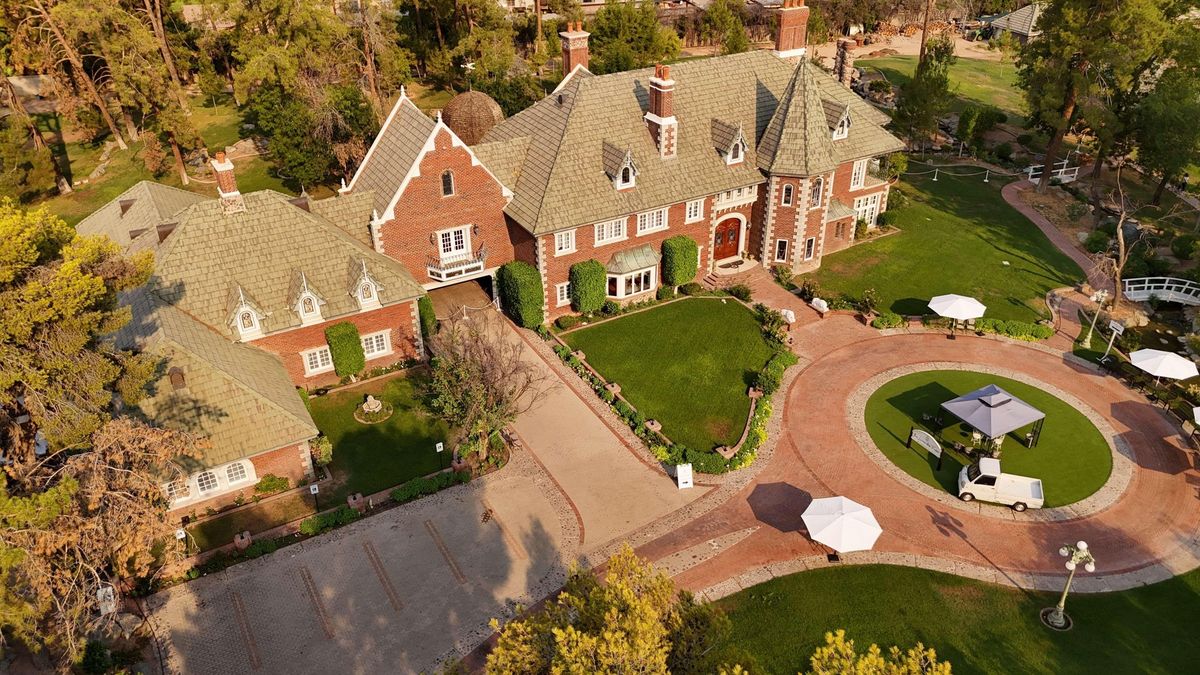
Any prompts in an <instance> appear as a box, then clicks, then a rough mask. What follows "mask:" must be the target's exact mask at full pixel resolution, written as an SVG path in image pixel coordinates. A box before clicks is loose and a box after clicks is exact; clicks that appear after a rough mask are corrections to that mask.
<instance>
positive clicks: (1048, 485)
mask: <svg viewBox="0 0 1200 675" xmlns="http://www.w3.org/2000/svg"><path fill="white" fill-rule="evenodd" d="M988 385H997V386H999V387H1000V388H1002V389H1003V390H1004V391H1006V392H1008V393H1010V394H1011V395H1012V396H1013V397H1015V398H1018V399H1020V400H1021V401H1024V402H1025V403H1028V404H1029V405H1030V406H1032V407H1034V408H1036V409H1037V410H1039V411H1041V412H1042V413H1045V419H1044V422H1043V426H1042V428H1041V429H1040V430H1039V431H1038V437H1037V443H1036V445H1035V446H1034V447H1032V448H1030V447H1028V446H1027V444H1026V443H1027V435H1028V434H1030V433H1033V432H1035V426H1036V425H1037V423H1031V424H1029V425H1027V426H1024V427H1021V428H1019V429H1016V430H1013V431H1011V432H1010V433H1008V434H1006V435H1005V436H1004V437H1003V443H1002V445H1001V453H1000V463H1001V466H1002V467H1003V470H1004V472H1005V473H1011V474H1016V475H1019V476H1028V477H1030V478H1038V479H1041V481H1042V485H1043V488H1044V490H1045V493H1046V494H1045V503H1044V505H1043V506H1045V507H1046V508H1053V507H1058V506H1066V505H1068V504H1073V503H1075V502H1078V501H1080V500H1082V499H1085V498H1087V497H1089V496H1091V495H1092V494H1093V493H1094V492H1096V491H1097V490H1099V489H1100V488H1101V487H1103V486H1104V484H1105V482H1107V481H1108V477H1109V474H1110V473H1111V472H1112V451H1111V449H1110V447H1109V445H1108V442H1107V441H1106V440H1105V438H1104V436H1103V434H1101V433H1100V431H1099V430H1098V429H1096V427H1095V425H1093V424H1092V423H1091V421H1090V420H1088V418H1087V416H1086V415H1084V414H1083V413H1082V412H1080V411H1079V410H1076V409H1075V408H1073V407H1072V406H1071V405H1069V404H1067V403H1066V402H1065V401H1063V400H1061V399H1059V398H1057V397H1056V396H1053V395H1051V394H1049V393H1047V392H1045V391H1043V390H1041V389H1039V388H1037V387H1035V386H1032V385H1029V384H1025V383H1023V382H1018V381H1016V380H1011V379H1008V378H1005V377H998V376H996V375H988V374H986V373H976V372H970V371H961V370H930V371H924V372H919V373H912V374H910V375H903V376H901V377H898V378H896V379H894V380H891V381H890V382H887V383H886V384H884V385H883V386H882V387H880V388H879V389H878V390H876V391H875V393H873V394H871V397H870V399H868V401H867V406H866V412H865V414H866V422H867V431H868V432H869V433H870V435H871V440H873V441H874V442H875V445H876V447H878V448H879V450H880V451H881V452H882V453H883V454H884V456H886V457H887V458H888V459H889V460H891V462H892V463H893V464H895V465H896V466H897V467H899V468H900V469H901V470H903V471H904V472H906V473H908V474H909V475H910V476H912V477H914V478H916V479H917V480H920V481H922V482H924V483H926V484H928V485H931V486H933V487H935V488H939V489H942V490H945V491H946V492H948V493H950V494H952V495H956V494H957V491H958V473H959V470H960V469H962V467H963V466H965V465H967V464H969V463H970V462H971V459H970V458H968V456H967V455H966V454H965V453H963V452H957V451H955V450H954V445H955V443H959V444H962V445H963V446H972V445H974V446H977V447H978V446H980V445H983V444H986V442H987V441H986V439H984V440H983V442H982V443H981V442H979V441H978V440H977V439H973V438H972V432H973V431H974V430H973V429H972V428H971V427H970V426H968V425H967V424H965V423H963V422H962V421H961V420H960V419H958V418H956V417H955V416H954V415H952V414H950V413H949V412H948V411H946V410H944V409H943V408H942V407H941V406H942V404H943V403H945V402H947V401H951V400H953V399H955V398H958V397H960V396H963V395H965V394H968V393H970V392H974V391H976V390H978V389H981V388H983V387H986V386H988ZM939 418H940V421H939ZM913 428H916V429H924V430H925V431H928V432H930V433H932V434H933V435H934V437H935V438H937V439H938V440H939V441H940V442H941V444H942V446H943V448H945V450H944V451H943V455H944V458H943V460H942V468H941V469H940V470H939V469H937V459H936V458H934V457H933V456H932V455H931V454H929V452H927V451H926V450H925V449H923V448H921V447H920V446H919V445H917V444H916V443H914V444H913V447H912V448H908V447H905V443H906V441H907V440H908V435H909V431H910V429H913ZM985 456H986V455H985Z"/></svg>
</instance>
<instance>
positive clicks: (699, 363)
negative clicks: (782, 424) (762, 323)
mask: <svg viewBox="0 0 1200 675" xmlns="http://www.w3.org/2000/svg"><path fill="white" fill-rule="evenodd" d="M564 339H565V340H566V341H567V344H569V345H571V347H573V348H575V349H581V350H583V352H584V353H585V354H586V355H587V360H588V362H589V363H591V364H592V366H593V367H595V368H596V370H598V371H600V374H601V375H603V376H604V377H605V378H606V379H608V380H609V381H611V382H616V383H618V384H620V385H621V394H622V395H623V396H625V397H626V398H627V399H628V400H629V402H630V403H632V404H633V406H634V407H635V408H637V409H638V410H639V411H640V412H641V413H642V414H643V415H645V416H646V418H647V419H655V420H658V421H659V422H661V423H662V426H663V433H664V434H666V435H667V437H668V438H670V439H671V440H672V441H674V442H676V443H681V444H683V445H686V446H687V447H689V448H692V449H695V450H711V449H713V448H714V447H717V446H720V445H733V444H735V443H737V441H738V439H739V438H740V437H741V435H742V429H744V428H745V426H746V416H747V415H748V414H749V413H750V400H749V399H748V398H747V397H746V390H747V388H748V387H749V386H750V383H751V382H753V378H754V374H755V373H757V372H758V371H759V370H760V369H761V368H762V367H763V365H765V364H766V362H767V360H768V359H769V358H771V348H770V347H768V346H767V343H766V342H765V341H764V340H763V339H762V332H761V330H760V329H759V326H758V322H757V321H756V320H755V319H754V315H753V314H752V313H751V312H750V310H748V309H746V308H745V307H744V306H742V305H741V304H740V303H738V302H736V301H734V300H732V299H727V300H724V301H722V300H716V299H708V298H692V299H688V300H680V301H678V302H673V303H670V304H668V305H664V306H662V307H657V308H655V309H651V310H648V311H644V312H638V313H636V314H630V315H629V316H624V317H621V318H619V319H614V320H611V321H607V322H604V323H602V324H600V325H598V326H592V327H590V328H583V329H580V330H577V331H574V332H571V333H568V334H566V335H565V336H564Z"/></svg>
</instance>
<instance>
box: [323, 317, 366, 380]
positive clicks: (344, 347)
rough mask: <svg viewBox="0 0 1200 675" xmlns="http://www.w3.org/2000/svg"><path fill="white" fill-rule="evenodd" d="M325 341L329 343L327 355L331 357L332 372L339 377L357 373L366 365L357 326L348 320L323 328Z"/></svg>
mask: <svg viewBox="0 0 1200 675" xmlns="http://www.w3.org/2000/svg"><path fill="white" fill-rule="evenodd" d="M325 341H326V342H328V343H329V355H330V356H331V357H332V358H333V372H335V373H337V374H338V375H339V376H340V377H348V376H350V375H357V374H358V373H361V372H362V370H363V368H366V367H367V357H366V356H364V355H363V348H362V338H360V337H359V335H358V326H355V325H354V324H352V323H350V322H349V321H343V322H341V323H335V324H333V325H332V326H330V327H328V328H326V329H325Z"/></svg>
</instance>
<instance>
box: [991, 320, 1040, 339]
mask: <svg viewBox="0 0 1200 675" xmlns="http://www.w3.org/2000/svg"><path fill="white" fill-rule="evenodd" d="M975 329H976V330H978V331H980V332H983V333H995V334H997V335H1004V336H1006V337H1010V338H1013V339H1016V340H1025V341H1026V342H1036V341H1038V340H1047V339H1049V338H1050V337H1051V336H1052V335H1054V327H1053V326H1047V325H1045V324H1040V323H1027V322H1025V321H1004V320H1002V319H979V320H977V321H976V322H975Z"/></svg>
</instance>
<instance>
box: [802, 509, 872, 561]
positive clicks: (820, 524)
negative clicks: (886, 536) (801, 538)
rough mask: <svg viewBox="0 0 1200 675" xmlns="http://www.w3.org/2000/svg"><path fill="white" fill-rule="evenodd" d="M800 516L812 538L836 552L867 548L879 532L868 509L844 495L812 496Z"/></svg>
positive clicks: (864, 549)
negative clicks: (819, 497) (815, 497)
mask: <svg viewBox="0 0 1200 675" xmlns="http://www.w3.org/2000/svg"><path fill="white" fill-rule="evenodd" d="M800 517H801V519H803V520H804V526H805V527H807V528H808V534H809V536H810V537H812V539H813V541H817V542H820V543H822V544H825V545H826V546H828V547H830V548H832V549H833V550H835V551H837V552H838V553H849V552H851V551H866V550H869V549H870V548H871V547H872V546H874V545H875V540H876V539H878V538H879V535H880V534H882V533H883V528H881V527H879V522H878V521H876V520H875V515H874V514H873V513H871V509H869V508H867V507H865V506H863V505H862V504H859V503H858V502H856V501H854V500H852V499H847V498H845V497H824V498H821V499H814V500H813V501H812V503H811V504H809V505H808V508H807V509H804V513H803V514H801V516H800Z"/></svg>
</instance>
